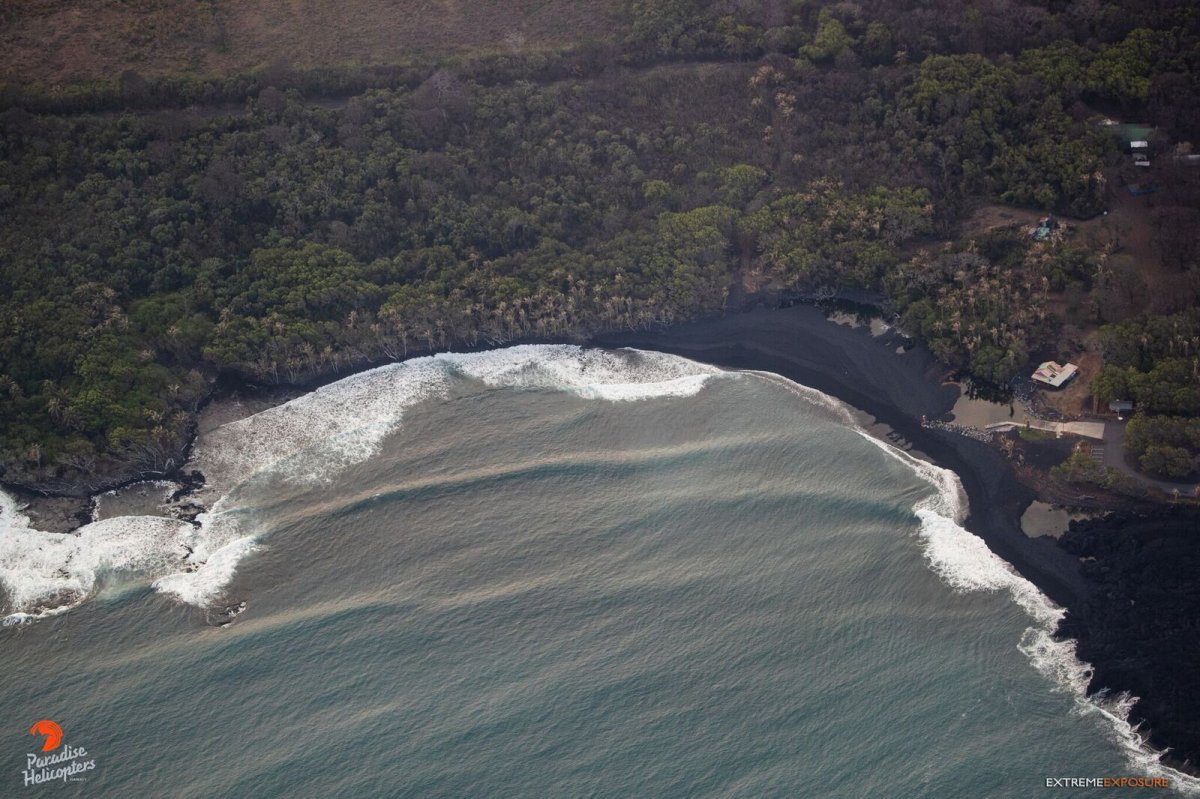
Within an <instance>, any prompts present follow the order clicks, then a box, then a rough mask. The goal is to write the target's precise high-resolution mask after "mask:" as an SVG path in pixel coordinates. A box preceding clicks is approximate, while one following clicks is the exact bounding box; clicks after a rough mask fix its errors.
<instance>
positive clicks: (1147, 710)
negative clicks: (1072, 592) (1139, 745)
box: [1061, 507, 1200, 773]
mask: <svg viewBox="0 0 1200 799" xmlns="http://www.w3.org/2000/svg"><path fill="white" fill-rule="evenodd" d="M1061 543H1062V546H1063V547H1064V548H1065V549H1066V550H1067V551H1069V552H1071V553H1072V554H1074V555H1076V556H1078V557H1079V558H1080V559H1081V560H1082V563H1083V572H1084V574H1085V576H1086V577H1087V578H1088V581H1089V582H1090V583H1091V584H1092V586H1093V590H1092V592H1091V598H1090V599H1089V600H1088V601H1087V602H1083V603H1079V604H1077V605H1072V606H1071V607H1070V609H1069V611H1068V614H1067V618H1066V619H1064V620H1063V623H1062V633H1063V634H1064V635H1066V636H1069V637H1071V638H1074V639H1075V640H1076V641H1077V642H1078V653H1079V658H1080V659H1081V660H1084V661H1087V662H1088V663H1091V664H1092V665H1093V667H1094V669H1095V670H1094V672H1093V674H1092V682H1091V686H1090V687H1089V690H1091V691H1098V690H1101V689H1102V688H1108V689H1110V690H1115V691H1128V692H1129V693H1131V694H1132V695H1134V696H1136V697H1138V702H1137V704H1136V705H1135V706H1134V708H1133V716H1134V717H1135V718H1142V719H1146V720H1147V722H1148V724H1147V727H1148V728H1149V729H1148V733H1149V737H1150V743H1151V745H1152V746H1154V747H1155V748H1156V749H1171V750H1172V751H1171V753H1170V755H1169V757H1170V759H1172V760H1174V761H1177V762H1180V761H1181V766H1182V767H1183V768H1184V769H1185V770H1187V771H1190V772H1192V773H1196V772H1197V768H1196V766H1197V765H1200V511H1197V510H1196V509H1195V508H1186V507H1168V508H1159V509H1157V510H1155V511H1153V512H1150V513H1143V514H1136V515H1135V514H1129V513H1113V514H1109V515H1108V516H1106V517H1105V518H1103V519H1090V520H1087V521H1077V522H1072V523H1071V527H1070V529H1069V530H1068V531H1067V533H1066V534H1064V535H1063V537H1062V539H1061Z"/></svg>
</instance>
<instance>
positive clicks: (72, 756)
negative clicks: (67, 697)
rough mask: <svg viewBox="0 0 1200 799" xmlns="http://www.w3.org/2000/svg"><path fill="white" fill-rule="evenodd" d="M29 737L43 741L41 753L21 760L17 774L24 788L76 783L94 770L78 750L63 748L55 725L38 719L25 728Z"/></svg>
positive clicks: (60, 733) (69, 747)
mask: <svg viewBox="0 0 1200 799" xmlns="http://www.w3.org/2000/svg"><path fill="white" fill-rule="evenodd" d="M29 734H30V735H34V736H37V737H40V738H43V739H44V740H43V741H42V749H41V753H40V754H39V753H37V752H30V753H29V754H28V755H26V756H25V768H24V770H23V771H22V772H21V773H22V776H23V777H24V778H25V785H26V786H29V785H44V784H46V783H48V782H57V781H58V780H62V781H63V782H78V781H80V780H82V779H83V777H82V776H80V775H82V774H84V773H86V772H88V771H91V770H92V769H94V768H95V767H96V761H95V760H92V759H90V758H88V753H87V750H86V749H84V748H83V747H82V746H69V745H68V746H63V728H62V727H60V726H59V725H58V722H54V721H51V720H50V719H42V720H41V721H39V722H37V723H36V724H34V725H33V726H32V727H30V728H29Z"/></svg>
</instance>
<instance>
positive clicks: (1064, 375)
mask: <svg viewBox="0 0 1200 799" xmlns="http://www.w3.org/2000/svg"><path fill="white" fill-rule="evenodd" d="M1077 374H1079V367H1078V366H1076V365H1075V364H1073V363H1068V364H1066V365H1064V366H1059V365H1058V364H1057V363H1055V362H1054V361H1046V362H1045V363H1043V364H1042V365H1041V366H1039V367H1038V368H1037V369H1036V370H1035V371H1034V373H1033V379H1034V380H1035V381H1036V382H1038V383H1042V384H1044V385H1047V386H1050V387H1051V388H1062V387H1063V386H1065V385H1066V384H1067V383H1069V382H1071V380H1072V379H1074V377H1075V375H1077Z"/></svg>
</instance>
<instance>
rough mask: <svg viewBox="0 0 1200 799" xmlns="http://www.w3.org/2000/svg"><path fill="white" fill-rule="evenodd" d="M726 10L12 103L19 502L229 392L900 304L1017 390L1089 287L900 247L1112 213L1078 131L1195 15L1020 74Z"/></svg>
mask: <svg viewBox="0 0 1200 799" xmlns="http://www.w3.org/2000/svg"><path fill="white" fill-rule="evenodd" d="M919 5H920V7H922V8H927V7H930V4H927V3H922V4H919ZM1167 5H1168V6H1170V4H1167ZM731 7H732V6H728V5H727V4H724V3H705V2H693V1H692V0H671V1H670V2H663V3H659V2H655V3H642V2H636V1H635V2H631V3H630V4H629V8H628V23H629V27H628V33H627V35H626V37H625V39H624V40H623V41H622V42H621V43H620V44H619V45H618V46H613V47H609V46H603V47H601V46H597V47H593V48H588V47H580V48H576V49H574V50H571V51H567V52H563V53H539V54H530V55H525V56H515V55H507V56H488V57H479V58H474V59H470V60H466V61H461V62H454V63H447V64H443V65H440V66H434V67H430V66H423V67H417V66H408V67H392V68H382V67H372V68H369V69H368V68H353V67H351V68H343V69H340V70H338V69H325V70H307V71H305V70H294V69H291V68H286V67H283V66H276V67H273V68H270V69H267V70H264V71H263V72H262V73H260V74H256V75H254V76H246V77H243V78H226V79H220V80H215V81H211V82H207V83H206V82H204V81H197V80H192V79H179V80H174V81H172V80H160V81H143V80H141V79H140V78H138V77H137V76H136V75H133V74H126V75H123V76H121V78H120V79H119V80H118V81H116V82H115V83H114V84H112V85H106V86H103V87H76V88H75V89H69V88H64V89H59V90H56V91H54V92H50V93H41V94H39V93H37V92H30V91H28V90H12V89H11V88H10V89H9V90H8V93H7V94H5V95H3V98H4V102H5V103H6V104H7V110H5V111H3V112H0V213H2V214H3V216H4V220H5V224H4V225H3V227H2V228H0V289H2V291H0V419H2V424H0V462H2V463H3V464H4V468H5V470H6V471H5V473H4V475H3V477H4V478H5V479H9V480H18V481H37V480H46V479H50V478H51V477H53V476H59V477H63V478H70V477H71V476H72V475H78V474H81V473H82V474H86V473H89V472H93V471H98V472H104V471H106V470H107V471H112V470H113V469H114V468H118V467H119V468H131V467H148V468H162V467H163V466H164V465H165V464H166V462H167V461H168V459H169V458H170V457H172V455H173V454H174V453H175V452H177V450H178V445H179V443H180V441H181V440H182V436H183V435H184V433H185V428H186V419H187V415H188V411H189V410H190V409H192V408H194V407H195V405H196V403H197V402H198V401H199V400H200V399H201V398H202V397H203V396H205V395H206V393H207V392H208V391H209V388H210V385H211V381H212V380H213V379H214V377H215V376H216V375H217V374H219V373H220V372H222V371H232V372H236V373H239V374H242V375H245V376H248V377H252V378H255V379H259V380H269V381H296V380H301V379H305V378H308V377H311V376H314V375H317V374H323V373H328V372H330V371H333V370H337V369H340V368H345V367H347V366H350V365H352V364H355V363H360V362H362V361H364V360H366V359H372V358H396V357H403V356H405V355H408V354H412V353H414V352H418V351H428V350H435V349H440V348H445V347H449V346H454V345H462V344H478V343H483V342H501V341H507V340H512V339H514V338H518V337H523V336H547V337H549V336H556V337H557V336H568V335H575V334H579V333H582V332H586V331H588V330H593V329H598V328H610V327H628V326H639V325H648V324H655V323H661V322H670V321H673V320H677V319H681V318H686V317H689V316H694V315H696V314H700V313H706V312H714V311H720V310H722V309H724V308H725V307H727V305H728V303H729V300H730V297H731V296H733V295H741V294H743V293H745V292H746V291H755V290H759V289H763V288H787V289H796V288H799V289H814V288H819V287H823V286H844V285H855V286H863V287H870V288H881V289H885V290H887V291H888V292H889V293H890V295H891V296H893V297H894V298H895V299H896V301H897V304H898V305H899V306H900V308H901V310H903V311H904V314H905V320H906V322H907V323H908V324H910V325H911V326H912V327H913V328H914V329H915V330H918V331H920V332H921V333H922V334H923V335H925V336H926V337H928V339H929V340H930V342H931V344H932V345H933V347H934V349H935V351H936V352H938V353H939V354H940V355H942V356H943V357H945V358H947V359H948V360H950V361H952V362H956V363H959V364H961V365H963V366H966V367H968V368H970V369H972V370H975V371H976V372H977V373H979V374H980V375H982V376H985V377H987V378H988V379H995V380H1000V379H1003V378H1005V377H1007V376H1008V375H1010V374H1012V373H1013V372H1014V371H1015V370H1017V369H1019V368H1021V367H1022V365H1023V363H1024V361H1025V360H1026V359H1027V358H1028V357H1029V355H1030V354H1031V353H1032V352H1034V351H1036V350H1038V349H1039V348H1041V347H1044V346H1046V344H1047V342H1049V341H1050V340H1051V339H1052V337H1053V332H1054V331H1053V325H1052V322H1051V320H1050V319H1049V318H1048V316H1047V314H1046V313H1045V310H1044V298H1045V296H1046V294H1047V292H1050V291H1058V290H1060V289H1062V288H1063V287H1064V286H1067V285H1069V284H1080V285H1084V286H1087V285H1089V281H1090V280H1091V276H1092V272H1093V264H1091V263H1090V261H1089V260H1088V257H1087V256H1086V255H1085V254H1081V253H1078V252H1075V251H1071V250H1070V248H1069V247H1065V246H1063V245H1061V244H1057V243H1051V244H1047V245H1046V246H1044V247H1041V246H1039V247H1033V248H1028V247H1025V246H1024V245H1023V244H1021V246H1017V244H1016V243H1014V242H1012V241H1009V242H1007V243H1005V242H1004V241H999V240H995V241H992V240H989V241H982V242H975V243H966V244H963V245H961V246H957V247H952V248H951V249H950V250H948V251H946V252H933V253H932V254H930V255H928V256H927V257H925V256H921V257H917V258H914V257H913V253H914V246H915V245H918V244H924V245H926V246H928V241H929V240H930V237H932V236H935V235H937V236H945V235H946V234H947V233H949V232H952V231H953V230H954V225H955V223H956V221H957V220H958V219H959V217H960V215H961V213H962V212H963V211H964V209H966V208H968V207H969V206H970V204H971V203H972V202H973V201H974V200H975V199H976V198H983V197H998V198H1000V199H1002V200H1005V201H1007V202H1012V203H1016V204H1020V205H1026V206H1029V207H1035V208H1041V209H1045V210H1057V211H1061V212H1065V213H1069V214H1074V215H1077V216H1086V215H1090V214H1095V213H1097V212H1098V211H1100V210H1101V209H1102V207H1103V205H1104V202H1105V192H1106V186H1105V184H1104V180H1103V176H1102V168H1103V167H1104V165H1105V163H1106V162H1107V161H1108V160H1110V159H1113V158H1115V157H1116V155H1115V152H1114V149H1113V145H1112V143H1111V141H1110V140H1109V138H1108V137H1107V136H1106V135H1103V134H1102V133H1100V132H1098V129H1097V128H1096V126H1095V125H1093V124H1091V122H1090V119H1091V116H1092V114H1091V112H1090V111H1087V110H1086V109H1084V108H1083V107H1082V106H1081V105H1080V104H1081V102H1084V101H1087V102H1097V103H1109V104H1112V105H1113V106H1122V105H1131V106H1133V107H1143V106H1146V105H1147V104H1148V103H1149V102H1150V100H1151V99H1152V98H1153V97H1155V96H1156V95H1155V91H1156V89H1155V87H1156V86H1159V87H1160V88H1161V86H1162V85H1166V84H1162V83H1161V81H1159V79H1160V78H1161V75H1162V70H1175V69H1180V70H1184V69H1190V61H1189V59H1192V58H1193V57H1194V56H1195V54H1196V52H1197V50H1196V45H1195V42H1196V38H1195V36H1194V32H1195V23H1194V20H1192V21H1190V22H1189V20H1188V19H1186V18H1184V17H1180V16H1179V15H1180V14H1183V13H1184V12H1183V11H1180V10H1179V9H1178V8H1175V7H1174V6H1172V7H1171V8H1175V10H1174V11H1172V10H1171V9H1166V10H1164V11H1163V15H1164V16H1163V19H1162V20H1157V21H1155V20H1151V22H1153V24H1154V27H1146V26H1145V25H1146V24H1149V23H1146V20H1145V19H1144V18H1143V20H1142V22H1143V23H1144V24H1141V26H1139V24H1136V23H1137V20H1136V19H1134V18H1131V17H1129V16H1128V15H1125V16H1122V15H1121V14H1120V13H1118V12H1111V10H1106V11H1105V14H1107V16H1105V17H1104V18H1105V19H1108V20H1109V22H1108V23H1106V24H1107V27H1104V28H1103V32H1102V34H1101V33H1097V31H1096V30H1093V29H1091V28H1087V26H1083V23H1082V22H1081V21H1080V20H1077V19H1075V18H1074V17H1072V15H1071V14H1072V12H1071V11H1069V10H1065V11H1062V10H1060V11H1056V10H1054V8H1052V7H1048V6H1044V5H1038V4H1031V3H1026V4H1017V6H1016V7H1019V8H1021V9H1025V10H1027V11H1028V12H1029V14H1030V15H1031V16H1029V17H1028V19H1027V20H1025V22H1023V23H1022V24H1026V23H1027V24H1028V25H1031V26H1033V33H1030V34H1028V35H1027V36H1023V37H1022V38H1021V39H1020V41H1018V42H1017V44H1015V45H1013V47H1012V48H1011V50H1010V51H1009V55H1005V56H999V55H998V54H997V53H996V52H994V47H995V41H996V40H994V39H993V38H992V33H994V32H995V31H994V30H993V27H995V28H997V29H998V28H999V27H1003V26H1002V25H1000V17H998V16H997V17H994V18H993V16H988V15H987V14H984V15H983V16H982V17H976V16H971V14H969V13H968V14H967V15H966V16H963V12H962V9H961V8H960V7H958V6H953V8H956V9H958V10H956V11H954V12H953V13H954V14H955V15H956V16H955V17H954V19H956V20H958V22H957V23H955V26H953V30H952V31H949V32H947V31H945V30H943V27H944V26H942V24H941V22H940V21H939V22H938V24H937V25H934V23H933V21H930V22H929V26H928V27H926V28H921V27H920V26H919V25H918V26H917V27H914V23H913V22H912V19H911V18H910V17H909V16H907V15H906V14H905V13H903V12H902V11H901V10H899V9H898V8H895V7H893V5H889V4H879V6H878V7H874V6H872V5H871V4H866V5H864V6H861V7H857V6H851V5H849V4H839V5H821V4H818V3H781V2H770V0H762V1H761V2H753V3H743V4H738V5H737V10H736V11H730V10H729V9H730V8H731ZM947 8H951V6H949V5H947ZM988 8H992V7H991V6H989V7H988ZM1107 8H1108V7H1105V9H1107ZM1180 8H1182V6H1181V7H1180ZM1172 15H1174V16H1172ZM918 16H920V15H918ZM1101 16H1104V15H1101ZM1185 16H1186V15H1185ZM1116 17H1119V18H1120V20H1121V22H1120V24H1118V22H1117V21H1114V18H1116ZM1022 19H1025V18H1022ZM1095 24H1096V25H1099V24H1100V23H1099V22H1096V23H1095ZM1189 25H1190V26H1191V27H1189ZM1080 26H1082V27H1080ZM946 37H950V38H949V39H947V38H946ZM1147 42H1149V44H1147ZM1023 43H1027V44H1028V45H1029V46H1027V47H1025V49H1024V50H1020V51H1018V46H1019V45H1021V44H1023ZM1164 48H1165V49H1164ZM212 102H217V103H222V105H215V106H214V105H198V106H191V104H194V103H212ZM229 103H233V105H229ZM185 106H186V107H185ZM1164 113H1166V111H1164ZM1173 124H1177V125H1181V126H1184V127H1186V126H1188V125H1191V124H1192V121H1189V119H1188V118H1180V119H1176V120H1175V121H1174V122H1173ZM1018 309H1019V310H1018Z"/></svg>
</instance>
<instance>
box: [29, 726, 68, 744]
mask: <svg viewBox="0 0 1200 799" xmlns="http://www.w3.org/2000/svg"><path fill="white" fill-rule="evenodd" d="M29 734H30V735H44V736H46V740H45V742H44V743H43V744H42V751H43V752H53V751H54V750H55V749H57V748H58V747H59V746H61V745H62V739H63V731H62V727H60V726H58V724H57V722H53V721H51V720H50V719H42V720H41V721H39V722H37V723H36V724H34V725H33V726H32V727H30V728H29Z"/></svg>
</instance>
